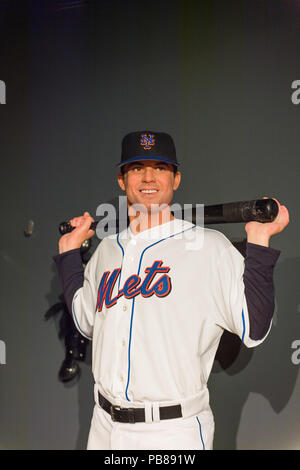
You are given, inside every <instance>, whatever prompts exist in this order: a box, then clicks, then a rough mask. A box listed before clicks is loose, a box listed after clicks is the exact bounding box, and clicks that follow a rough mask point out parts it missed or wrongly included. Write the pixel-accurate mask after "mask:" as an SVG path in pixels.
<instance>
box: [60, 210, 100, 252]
mask: <svg viewBox="0 0 300 470" xmlns="http://www.w3.org/2000/svg"><path fill="white" fill-rule="evenodd" d="M92 222H94V219H93V217H91V216H90V214H89V213H88V212H85V213H84V214H83V216H81V217H75V218H74V219H71V220H70V224H71V225H72V227H75V228H74V229H73V230H72V232H70V233H65V235H63V236H62V237H61V238H60V239H59V243H58V246H59V253H60V254H61V253H64V252H65V251H70V250H75V249H76V248H80V247H81V245H82V244H83V242H84V241H85V240H88V239H89V238H91V237H93V236H94V234H95V230H91V229H90V226H91V223H92Z"/></svg>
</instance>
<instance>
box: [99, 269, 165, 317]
mask: <svg viewBox="0 0 300 470" xmlns="http://www.w3.org/2000/svg"><path fill="white" fill-rule="evenodd" d="M162 263H163V262H162V261H161V260H156V261H154V263H153V264H152V266H150V267H147V268H146V269H145V274H146V276H145V277H144V279H143V281H142V279H141V277H140V276H138V275H137V274H133V275H132V276H129V277H128V278H127V279H126V281H125V283H124V285H123V287H122V289H120V290H119V292H118V295H117V296H116V297H114V298H112V292H113V289H114V286H115V284H116V282H117V279H118V277H119V275H120V272H121V268H118V269H114V270H113V271H112V272H110V271H106V272H105V273H104V274H103V276H102V278H101V280H100V284H99V289H98V298H97V305H96V311H97V310H98V312H101V310H102V308H103V304H104V303H105V305H106V307H107V308H109V307H112V306H113V305H115V304H116V303H117V301H118V299H119V298H120V297H122V295H124V297H126V299H132V298H133V297H136V296H137V295H142V296H143V297H151V296H152V295H156V296H157V297H165V296H166V295H168V294H169V292H170V291H171V279H170V276H168V275H167V274H162V276H160V277H159V278H158V279H157V280H156V281H155V282H154V278H155V276H156V275H157V274H159V273H168V272H169V270H170V268H169V267H168V266H165V267H162ZM151 283H152V285H151Z"/></svg>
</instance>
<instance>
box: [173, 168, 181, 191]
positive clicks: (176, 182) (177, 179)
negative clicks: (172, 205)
mask: <svg viewBox="0 0 300 470" xmlns="http://www.w3.org/2000/svg"><path fill="white" fill-rule="evenodd" d="M180 181H181V173H180V171H177V173H176V174H175V176H174V183H173V190H174V191H176V189H177V188H178V187H179V185H180Z"/></svg>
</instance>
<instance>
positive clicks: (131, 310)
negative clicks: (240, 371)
mask: <svg viewBox="0 0 300 470" xmlns="http://www.w3.org/2000/svg"><path fill="white" fill-rule="evenodd" d="M243 273H244V258H243V256H242V255H241V254H240V253H239V252H238V250H237V249H236V248H235V247H234V246H233V245H232V244H231V242H230V241H229V240H228V239H227V238H226V237H225V236H224V235H223V234H222V233H220V232H218V231H216V230H211V229H207V228H202V227H198V226H195V225H193V224H192V223H190V222H187V221H183V220H181V219H174V220H172V221H170V222H167V223H165V224H162V225H160V226H157V227H154V228H151V229H148V230H146V231H144V232H141V233H138V234H136V235H135V234H133V233H132V231H131V230H130V227H129V228H128V229H126V230H124V231H123V232H121V233H119V234H115V235H113V236H109V237H107V238H105V239H104V240H102V242H101V243H100V244H99V246H98V247H97V249H96V251H95V253H94V254H93V256H92V257H91V259H90V261H89V263H88V264H87V266H86V269H85V273H84V285H83V287H82V288H80V289H79V290H77V292H76V293H75V295H74V298H73V304H72V313H73V318H74V321H75V324H76V326H77V328H78V329H79V331H80V333H81V334H83V335H84V336H86V337H87V338H89V339H92V340H93V375H94V379H95V391H97V390H99V391H100V393H101V394H103V395H104V396H105V397H106V398H107V399H108V400H110V401H111V402H112V403H113V404H117V405H121V406H124V407H136V406H137V407H138V406H141V405H142V404H145V403H149V402H155V403H162V404H177V403H181V405H182V409H183V416H184V417H189V416H192V415H196V414H197V413H199V412H201V411H203V410H208V409H209V393H208V389H207V380H208V377H209V375H210V372H211V368H212V365H213V361H214V357H215V354H216V351H217V348H218V344H219V341H220V338H221V335H222V332H223V330H224V329H226V330H228V331H230V332H232V333H236V334H237V335H238V336H239V337H240V338H241V340H242V341H243V343H244V344H245V345H247V346H248V347H252V346H256V345H258V344H259V343H261V342H262V341H263V340H264V338H263V339H261V340H259V341H253V340H251V339H250V338H249V318H248V310H247V304H246V299H245V295H244V283H243Z"/></svg>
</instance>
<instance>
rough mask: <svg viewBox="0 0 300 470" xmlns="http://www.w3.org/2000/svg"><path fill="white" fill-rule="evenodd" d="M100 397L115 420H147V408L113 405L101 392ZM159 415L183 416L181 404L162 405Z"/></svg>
mask: <svg viewBox="0 0 300 470" xmlns="http://www.w3.org/2000/svg"><path fill="white" fill-rule="evenodd" d="M98 399H99V405H100V406H101V408H103V409H104V411H106V412H107V413H108V414H109V415H110V417H111V419H112V420H113V421H118V422H119V423H144V422H145V408H121V407H120V406H115V405H112V404H111V403H110V402H109V401H108V400H106V398H104V397H103V396H102V395H101V393H100V392H98ZM159 416H160V419H173V418H181V417H182V411H181V405H173V406H160V407H159Z"/></svg>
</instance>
